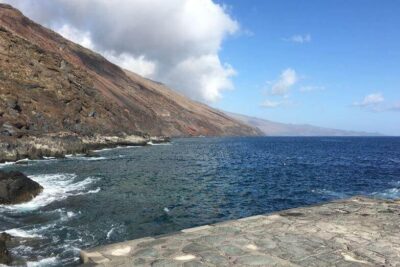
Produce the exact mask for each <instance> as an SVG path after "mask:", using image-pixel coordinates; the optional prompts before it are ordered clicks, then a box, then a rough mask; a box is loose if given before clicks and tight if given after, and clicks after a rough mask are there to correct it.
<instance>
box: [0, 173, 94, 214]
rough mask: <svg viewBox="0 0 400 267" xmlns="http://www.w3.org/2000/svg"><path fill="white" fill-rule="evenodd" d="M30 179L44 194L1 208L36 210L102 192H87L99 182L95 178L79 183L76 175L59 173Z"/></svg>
mask: <svg viewBox="0 0 400 267" xmlns="http://www.w3.org/2000/svg"><path fill="white" fill-rule="evenodd" d="M29 178H31V179H32V180H34V181H36V182H38V183H39V184H40V185H41V186H43V192H42V193H40V194H39V195H38V196H36V197H35V198H34V199H32V200H31V201H29V202H27V203H22V204H16V205H3V206H1V207H3V208H6V209H10V210H19V211H21V210H22V211H24V210H28V211H29V210H36V209H38V208H41V207H44V206H47V205H49V204H50V203H52V202H54V201H60V200H63V199H66V198H67V197H70V196H76V195H82V194H94V193H98V192H99V191H100V188H97V189H95V190H87V188H88V187H89V185H91V184H92V183H93V182H95V181H97V179H96V178H93V177H88V178H86V179H83V180H80V181H79V180H77V175H76V174H66V173H57V174H44V175H32V176H29Z"/></svg>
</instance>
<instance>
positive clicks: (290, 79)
mask: <svg viewBox="0 0 400 267" xmlns="http://www.w3.org/2000/svg"><path fill="white" fill-rule="evenodd" d="M298 80H299V78H298V75H297V73H296V71H295V70H293V69H290V68H288V69H286V70H284V71H282V73H281V75H280V76H279V79H278V80H277V81H275V82H273V83H272V86H271V94H272V95H286V94H287V93H288V92H289V90H290V88H291V87H292V86H293V85H295V84H296V83H297V82H298Z"/></svg>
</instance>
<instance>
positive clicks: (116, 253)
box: [81, 197, 400, 267]
mask: <svg viewBox="0 0 400 267" xmlns="http://www.w3.org/2000/svg"><path fill="white" fill-rule="evenodd" d="M81 259H82V261H83V263H84V264H85V265H86V264H87V265H88V266H184V267H194V266H318V267H322V266H400V201H384V200H377V199H369V198H363V197H354V198H350V199H346V200H340V201H335V202H330V203H326V204H321V205H318V206H312V207H305V208H296V209H291V210H285V211H281V212H277V213H273V214H267V215H259V216H253V217H248V218H243V219H239V220H233V221H227V222H222V223H218V224H214V225H205V226H201V227H197V228H192V229H185V230H182V231H180V232H178V233H174V234H171V235H167V236H160V237H146V238H141V239H136V240H131V241H126V242H122V243H117V244H112V245H107V246H103V247H98V248H93V249H89V250H85V251H81Z"/></svg>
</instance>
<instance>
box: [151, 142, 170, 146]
mask: <svg viewBox="0 0 400 267" xmlns="http://www.w3.org/2000/svg"><path fill="white" fill-rule="evenodd" d="M170 145H171V143H156V144H154V143H153V146H170Z"/></svg>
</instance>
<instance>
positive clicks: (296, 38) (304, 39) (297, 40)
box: [285, 34, 311, 44]
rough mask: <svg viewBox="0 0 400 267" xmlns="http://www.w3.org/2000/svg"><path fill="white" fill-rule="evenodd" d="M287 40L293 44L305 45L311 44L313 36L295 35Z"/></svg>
mask: <svg viewBox="0 0 400 267" xmlns="http://www.w3.org/2000/svg"><path fill="white" fill-rule="evenodd" d="M285 40H286V41H290V42H293V43H298V44H304V43H309V42H311V35H310V34H304V35H301V34H295V35H293V36H291V37H290V38H287V39H285Z"/></svg>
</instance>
